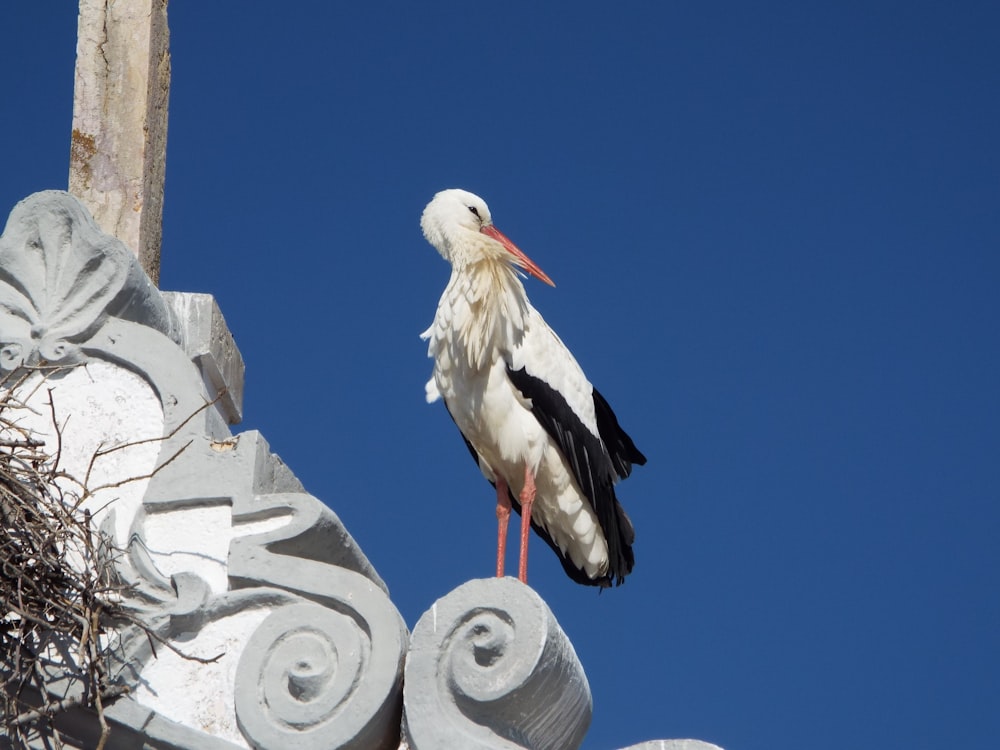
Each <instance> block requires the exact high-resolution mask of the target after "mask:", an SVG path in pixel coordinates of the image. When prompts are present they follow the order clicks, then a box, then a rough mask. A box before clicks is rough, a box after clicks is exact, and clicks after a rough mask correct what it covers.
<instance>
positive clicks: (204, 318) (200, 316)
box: [161, 292, 246, 424]
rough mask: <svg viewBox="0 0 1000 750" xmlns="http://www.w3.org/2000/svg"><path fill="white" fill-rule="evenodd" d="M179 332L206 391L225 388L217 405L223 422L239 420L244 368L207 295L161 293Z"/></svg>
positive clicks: (234, 342)
mask: <svg viewBox="0 0 1000 750" xmlns="http://www.w3.org/2000/svg"><path fill="white" fill-rule="evenodd" d="M161 294H162V295H163V299H164V301H165V302H166V303H167V305H168V306H169V307H170V309H171V310H172V311H173V313H174V316H175V317H176V319H177V321H178V323H179V325H180V327H181V331H182V335H183V341H182V344H183V346H184V351H185V352H186V353H187V354H188V356H189V357H191V360H192V361H193V362H194V363H195V364H196V365H198V369H199V370H201V374H202V377H204V379H205V384H206V385H207V386H208V390H209V392H210V393H213V392H214V393H218V392H219V391H222V390H223V389H224V390H225V393H223V395H222V397H221V398H220V399H219V403H218V407H219V411H220V412H221V413H222V415H223V417H224V418H225V420H226V422H228V423H229V424H239V423H240V422H241V421H242V420H243V381H244V375H245V371H246V367H245V365H244V364H243V356H242V355H241V354H240V350H239V349H238V348H237V347H236V341H235V340H234V339H233V334H232V333H230V331H229V327H228V326H227V325H226V319H225V318H224V317H223V316H222V311H221V310H220V309H219V305H218V304H217V303H216V301H215V297H213V296H212V295H211V294H194V293H186V292H161Z"/></svg>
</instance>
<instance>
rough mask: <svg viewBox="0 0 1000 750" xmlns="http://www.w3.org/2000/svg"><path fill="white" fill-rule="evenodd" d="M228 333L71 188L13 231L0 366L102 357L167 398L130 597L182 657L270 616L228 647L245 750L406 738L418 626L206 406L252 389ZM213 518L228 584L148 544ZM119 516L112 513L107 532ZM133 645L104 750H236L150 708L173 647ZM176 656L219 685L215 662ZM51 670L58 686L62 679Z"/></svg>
mask: <svg viewBox="0 0 1000 750" xmlns="http://www.w3.org/2000/svg"><path fill="white" fill-rule="evenodd" d="M175 311H179V312H184V315H182V316H180V324H182V325H185V326H189V327H188V328H182V327H181V326H180V325H179V324H178V316H177V315H176V314H175ZM223 329H224V322H223V320H222V316H221V314H219V313H218V308H217V307H216V306H215V303H214V301H213V300H212V299H211V298H210V297H207V296H204V295H190V296H188V295H174V296H173V297H172V298H171V301H170V304H167V303H165V301H164V299H163V297H162V296H161V295H160V293H159V292H158V291H157V290H156V289H155V288H154V287H153V286H152V284H150V282H149V280H148V279H147V278H146V277H145V275H144V274H143V273H142V271H141V269H140V268H139V266H138V261H137V260H136V258H135V256H134V255H132V253H131V252H129V251H128V250H127V249H126V248H125V247H124V246H123V245H122V243H120V242H118V241H117V240H115V239H114V238H112V237H109V236H107V235H105V234H103V233H101V232H100V231H99V230H98V229H97V227H96V225H95V224H94V222H93V220H92V219H91V218H90V216H89V214H88V213H87V211H86V210H85V209H84V208H83V206H82V205H81V204H80V203H79V202H78V201H77V200H76V199H75V198H73V197H72V196H70V195H68V194H67V193H63V192H58V191H49V192H45V193H38V194H35V195H33V196H30V197H29V198H27V199H26V200H24V201H22V202H21V203H19V204H18V205H17V206H16V207H15V209H14V211H13V212H12V213H11V216H10V219H9V221H8V223H7V228H6V230H5V232H4V234H3V236H2V237H0V368H3V369H6V370H17V369H18V368H20V367H21V366H23V365H34V364H38V363H41V362H43V361H44V362H46V363H50V364H63V365H77V364H83V365H88V372H94V373H97V372H101V371H103V370H102V369H101V368H100V367H97V363H111V364H113V365H116V366H119V367H123V368H125V369H126V370H128V371H129V372H130V373H133V374H135V375H138V376H139V378H140V379H141V380H142V381H145V382H146V383H147V384H148V386H149V388H151V392H153V393H154V394H155V397H156V398H157V399H158V400H159V403H160V406H161V407H162V412H163V425H164V426H163V435H164V437H163V439H162V440H161V441H160V442H159V448H158V451H159V459H158V460H157V464H164V463H165V462H166V460H167V459H168V458H170V457H174V458H173V459H172V460H171V461H170V462H169V463H166V464H165V465H163V466H162V468H161V469H159V470H158V471H157V472H155V474H154V475H153V476H152V478H151V479H149V480H148V485H147V487H146V490H145V493H144V494H143V496H142V499H141V504H140V506H138V508H139V509H138V512H136V513H135V516H134V518H133V519H132V520H131V525H130V527H129V528H130V529H131V532H130V536H129V539H130V541H129V543H128V546H127V549H126V550H125V553H124V554H122V555H121V556H120V558H119V559H117V561H116V564H117V568H118V571H117V572H118V574H119V575H120V576H121V578H122V579H123V580H124V581H126V582H128V583H131V584H132V585H133V587H134V592H135V593H134V595H133V596H132V597H131V598H130V599H129V600H128V605H129V607H130V608H131V609H132V611H133V612H134V613H135V615H136V616H137V617H138V618H140V619H141V620H142V621H143V622H144V623H145V624H146V625H147V627H148V628H149V629H151V630H152V631H153V632H155V633H156V635H157V636H158V637H160V638H162V639H164V640H166V641H168V642H170V643H173V644H175V646H176V647H178V648H180V649H181V650H184V649H185V648H186V647H189V646H190V644H191V643H194V642H196V640H197V638H199V637H200V634H202V633H206V632H209V631H210V629H211V628H213V627H215V626H216V624H217V623H221V622H226V623H228V622H230V621H233V618H234V617H241V616H242V617H246V616H248V615H249V616H250V617H251V618H255V617H256V618H262V619H261V621H260V622H259V624H258V625H256V626H253V625H251V627H253V628H254V629H253V630H252V632H250V633H249V637H247V638H246V639H245V642H241V643H238V644H236V645H237V649H238V650H237V652H235V653H232V654H229V653H228V652H226V653H224V654H222V655H223V656H224V657H226V658H231V659H232V663H233V664H234V666H235V672H236V674H237V680H236V682H237V684H236V688H235V693H234V694H233V695H232V696H231V698H229V700H230V701H231V703H230V706H229V707H228V709H226V710H228V711H230V712H231V713H232V715H234V716H235V721H236V723H237V724H238V729H239V732H241V733H242V743H243V746H246V745H249V746H252V747H256V748H261V749H262V750H265V749H269V748H275V749H278V748H281V749H284V748H288V747H296V748H306V749H307V750H308V749H309V748H319V747H324V748H326V747H341V748H357V749H359V750H360V748H366V749H371V750H381V749H382V748H386V749H387V748H395V747H396V746H397V745H398V743H399V725H400V716H401V711H402V686H401V679H402V671H403V658H404V655H405V650H406V646H407V636H408V633H407V630H406V627H405V625H404V623H403V620H402V618H401V617H400V615H399V613H398V611H397V610H396V609H395V607H394V606H393V605H392V602H391V601H390V600H389V597H388V592H387V590H386V587H385V584H384V583H383V581H382V580H381V579H380V578H379V576H378V575H377V574H376V572H375V570H374V568H373V566H372V565H371V563H370V562H369V561H368V559H367V558H366V557H365V555H364V554H363V553H362V551H361V550H360V548H359V547H358V546H357V544H356V543H355V542H354V540H353V538H352V537H351V535H350V534H349V533H348V532H347V530H346V529H344V527H343V525H342V524H341V523H340V520H339V519H338V518H337V516H336V515H335V514H334V513H333V512H332V511H331V510H330V509H329V508H327V507H326V506H325V505H324V504H323V503H321V502H320V501H319V500H317V499H316V498H315V497H313V496H311V495H309V494H308V493H306V492H305V491H304V489H303V487H302V485H301V483H300V482H299V481H298V480H297V479H296V478H295V476H294V475H293V474H292V472H291V471H289V470H288V468H287V467H286V466H285V464H284V463H283V462H282V461H281V460H280V459H279V458H278V457H277V456H275V455H273V454H272V453H271V452H270V450H269V448H268V446H267V443H266V441H264V439H263V438H262V437H261V436H260V434H259V433H256V432H248V433H244V434H241V435H235V436H234V435H232V434H231V433H230V432H229V428H228V426H227V424H226V422H227V421H230V420H231V419H232V418H233V416H235V415H236V414H237V413H238V408H239V399H238V398H235V399H233V401H232V402H231V403H229V404H228V405H226V408H225V409H223V410H222V411H219V410H216V409H214V408H208V409H205V408H203V407H204V405H205V404H206V403H208V402H210V401H211V400H212V399H213V398H214V397H215V395H216V391H217V387H218V386H219V385H220V384H222V385H225V386H227V387H233V386H234V385H235V386H236V388H234V393H236V394H238V393H239V392H240V390H241V387H242V385H241V384H242V362H241V360H240V359H239V355H238V352H236V349H235V346H234V345H233V344H232V343H231V337H229V334H228V331H224V330H223ZM192 360H194V361H192ZM199 365H200V366H201V367H202V368H203V369H199ZM111 370H112V371H113V370H114V368H111ZM95 377H96V375H95ZM233 409H236V411H233ZM192 415H194V416H193V418H192ZM202 511H206V512H209V513H210V514H214V515H213V516H212V517H213V518H216V519H219V518H224V519H227V521H226V525H225V526H224V527H220V528H221V530H222V531H223V532H225V533H226V534H227V535H228V536H227V537H226V538H231V541H229V543H228V547H229V552H228V555H227V556H223V557H222V558H221V559H218V560H210V562H211V563H212V564H214V565H215V566H216V568H217V569H218V570H220V571H224V578H223V579H222V582H221V586H220V583H219V581H215V582H214V583H213V582H212V581H210V580H209V579H208V578H205V577H203V574H202V573H199V572H198V570H196V569H194V568H192V569H187V568H184V567H183V565H182V566H181V568H180V569H178V570H176V571H175V572H173V573H169V574H165V573H164V572H163V571H162V569H161V567H162V566H163V564H164V563H165V562H167V563H170V562H172V560H173V559H174V557H175V556H174V555H173V553H172V552H171V551H170V550H155V549H153V548H151V547H150V546H149V545H148V544H147V539H146V535H147V534H148V533H149V530H150V529H152V528H154V527H155V526H156V523H157V522H158V521H160V519H170V518H173V516H172V515H171V514H176V517H177V518H178V519H179V522H180V523H184V519H185V518H186V516H185V515H184V514H185V513H188V514H191V513H194V514H197V513H199V512H202ZM195 517H198V516H197V515H195ZM230 519H231V520H230ZM114 521H115V518H114V510H112V511H111V512H110V513H109V514H108V516H107V518H106V519H105V521H104V522H102V528H105V529H106V530H110V529H112V528H113V526H114ZM162 525H163V524H162V522H161V526H162ZM167 526H168V527H169V524H167ZM244 529H251V530H252V533H249V532H247V531H245V530H244ZM180 531H181V532H182V533H181V536H182V537H183V529H180ZM192 531H194V529H192ZM184 554H187V555H188V556H189V557H198V553H197V551H196V550H195V551H193V552H185V553H184ZM214 554H215V553H214V552H212V551H211V550H209V551H206V552H205V553H204V555H202V557H205V558H206V559H208V558H212V556H213V555H214ZM255 613H260V614H255ZM243 621H244V622H251V623H252V622H254V620H253V619H251V620H243ZM120 638H121V645H120V648H119V649H118V651H117V652H116V661H115V663H114V664H113V665H112V674H114V675H115V679H116V680H117V681H118V682H120V683H123V684H125V685H127V686H128V687H129V688H130V691H131V692H130V694H129V695H125V696H122V697H119V698H118V699H116V700H114V701H112V702H111V703H110V705H108V706H107V707H106V716H107V719H108V721H109V723H110V725H111V727H112V733H111V738H110V742H109V744H108V748H109V750H113V749H114V748H125V747H130V748H131V747H149V748H220V749H221V748H233V747H239V746H241V745H240V744H237V743H234V742H233V741H228V740H226V739H223V738H222V737H220V736H213V735H212V734H207V733H205V732H204V731H202V725H200V724H199V723H198V721H187V722H183V721H179V720H174V719H171V718H168V717H167V716H165V715H163V714H161V713H159V712H158V710H156V709H153V708H151V707H150V706H151V705H159V704H158V703H156V702H155V701H154V703H141V702H139V700H138V697H137V696H139V695H140V694H141V693H142V690H143V689H144V687H143V686H144V685H145V684H146V683H147V682H148V679H149V675H151V674H152V673H151V672H150V669H152V668H155V667H158V666H159V664H160V663H161V662H163V660H164V659H165V658H166V657H168V656H171V655H172V652H169V651H167V650H166V649H165V648H164V647H163V646H159V647H157V655H156V656H154V654H153V648H152V644H151V642H150V640H149V638H148V637H147V636H146V634H145V632H143V631H142V630H141V629H139V628H136V627H128V628H125V629H124V630H123V631H122V632H121V634H120ZM0 657H2V655H0ZM177 658H178V659H179V657H177ZM179 664H180V666H182V667H184V668H186V669H189V670H190V671H191V672H192V674H193V675H195V676H196V677H197V676H198V675H201V674H204V675H205V676H206V679H208V676H209V674H210V673H211V670H212V668H211V666H210V665H200V664H197V663H192V662H179ZM2 671H3V663H2V658H0V672H2ZM217 671H218V670H217ZM52 676H53V682H52V687H53V690H55V689H58V688H59V687H61V686H62V685H61V683H60V682H59V680H58V674H56V673H53V675H52ZM58 697H60V698H62V697H65V696H64V695H59V696H58ZM155 697H156V699H157V700H161V699H164V700H165V699H168V698H169V696H155ZM180 697H181V698H183V697H184V696H180ZM218 699H219V700H223V701H224V700H225V696H224V695H222V694H220V695H219V696H218ZM221 707H222V708H223V709H225V708H226V707H225V706H224V705H223V706H221ZM58 725H59V727H60V731H61V732H62V740H63V742H64V743H66V744H67V745H68V746H70V747H73V746H76V747H92V746H93V744H94V742H95V737H96V734H95V731H96V729H95V728H96V722H95V717H94V716H93V714H92V713H90V712H88V711H83V710H80V709H74V710H69V711H66V712H64V714H63V715H61V716H60V717H59V722H58Z"/></svg>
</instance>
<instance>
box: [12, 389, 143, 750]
mask: <svg viewBox="0 0 1000 750" xmlns="http://www.w3.org/2000/svg"><path fill="white" fill-rule="evenodd" d="M30 376H31V373H28V374H23V375H21V376H20V378H19V379H18V380H17V381H16V382H11V377H10V376H8V377H7V378H5V379H3V380H2V381H0V680H2V682H3V687H2V689H0V700H2V702H3V703H2V706H3V717H2V720H0V721H2V726H0V735H2V734H5V735H6V737H5V739H6V740H7V742H9V743H10V746H13V747H24V746H27V745H28V744H29V743H30V742H32V741H33V740H34V741H37V740H38V738H39V737H46V738H48V742H49V743H51V744H52V745H53V746H56V747H59V746H61V744H62V743H61V741H60V738H59V733H58V731H57V729H56V727H55V724H54V717H55V715H56V714H57V713H58V712H60V711H62V710H65V709H67V708H71V707H73V706H82V707H85V708H91V709H93V710H95V711H96V712H97V715H98V719H99V721H100V724H101V727H102V730H103V731H102V738H101V745H103V744H104V740H105V739H106V736H107V724H106V723H105V721H104V714H103V703H102V701H104V700H105V699H108V698H110V697H112V696H114V695H117V694H119V693H121V692H124V690H125V689H124V688H123V687H121V686H118V685H114V684H112V681H111V679H110V678H109V656H110V652H111V650H112V649H113V648H114V647H115V644H116V638H115V625H116V624H120V623H121V622H123V621H125V620H130V619H131V618H130V617H128V614H127V613H126V611H125V609H124V607H123V603H122V602H123V597H124V594H125V590H124V589H125V588H126V587H125V586H124V585H123V584H122V583H121V582H120V581H119V580H118V579H117V578H116V576H115V574H114V561H115V559H116V557H117V556H118V555H119V554H120V550H118V549H115V548H114V547H113V546H112V544H111V542H110V541H109V540H108V539H107V538H106V537H105V536H104V535H103V534H101V533H99V532H98V531H97V530H96V529H95V528H94V526H93V524H92V522H91V518H90V513H89V512H88V511H87V510H86V509H84V508H83V507H82V506H83V503H84V501H85V500H86V499H87V498H88V497H89V496H90V494H89V492H88V490H87V488H86V487H85V486H84V485H83V484H81V483H80V482H78V481H77V480H76V479H74V478H73V477H70V476H69V475H67V474H66V473H64V472H63V471H62V470H61V469H60V468H59V459H60V452H61V445H62V440H61V431H60V428H59V425H58V423H57V421H56V414H55V406H54V404H53V403H52V392H51V390H49V392H48V408H49V410H50V413H51V419H52V424H53V426H54V427H55V432H56V439H55V440H54V441H53V440H52V439H51V438H50V439H49V441H48V443H46V442H45V441H42V440H39V439H38V438H37V437H36V436H35V435H32V434H31V433H30V432H29V431H28V430H26V429H25V428H23V427H21V426H20V425H19V421H24V417H25V416H26V414H27V412H28V410H29V407H28V406H26V405H25V404H24V403H23V402H21V401H20V400H19V396H18V394H19V393H20V392H22V391H23V390H25V386H26V384H27V383H28V382H29V378H30ZM30 382H34V383H39V382H40V383H41V385H36V386H35V389H36V390H37V389H38V388H41V387H44V383H45V381H44V379H39V378H38V377H37V376H36V377H34V378H31V381H30ZM25 399H27V397H25ZM52 442H55V445H54V446H53V445H51V443H52ZM53 685H58V686H59V696H58V697H55V698H54V697H53V696H52V695H51V693H50V691H51V689H52V687H53ZM3 744H4V743H3V742H2V741H0V746H3Z"/></svg>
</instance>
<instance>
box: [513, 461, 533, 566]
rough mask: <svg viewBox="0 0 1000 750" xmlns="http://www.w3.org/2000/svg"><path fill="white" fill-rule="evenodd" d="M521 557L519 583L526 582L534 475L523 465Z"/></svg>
mask: <svg viewBox="0 0 1000 750" xmlns="http://www.w3.org/2000/svg"><path fill="white" fill-rule="evenodd" d="M520 499H521V558H520V561H519V563H518V566H517V577H518V578H519V579H520V581H521V583H527V582H528V534H529V533H531V506H532V505H533V504H534V502H535V475H534V474H532V473H531V469H530V468H529V467H527V466H525V467H524V489H522V490H521V498H520Z"/></svg>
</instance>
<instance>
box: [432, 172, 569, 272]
mask: <svg viewBox="0 0 1000 750" xmlns="http://www.w3.org/2000/svg"><path fill="white" fill-rule="evenodd" d="M420 228H421V229H422V230H423V231H424V237H426V238H427V241H428V242H429V243H431V244H432V245H433V246H434V247H435V248H436V249H437V251H438V252H439V253H441V255H442V256H443V257H444V259H445V260H447V261H448V262H449V263H451V264H452V265H453V266H455V267H458V266H462V265H467V264H470V263H475V262H476V261H479V260H482V259H484V258H488V257H495V258H502V259H503V260H506V261H507V262H509V263H512V264H513V265H516V266H518V267H519V268H522V269H524V270H525V271H527V272H528V273H530V274H531V275H532V276H534V277H535V278H538V279H541V280H542V281H544V282H545V283H546V284H549V285H550V286H555V284H554V283H553V282H552V279H550V278H549V277H548V276H547V275H546V274H545V272H544V271H542V269H540V268H539V267H538V266H536V265H535V263H534V262H533V261H532V260H531V259H530V258H528V256H527V255H525V254H524V253H523V252H521V250H520V249H519V248H518V247H517V245H515V244H514V243H513V242H511V241H510V240H509V239H508V238H507V237H506V236H505V235H504V234H503V233H502V232H501V231H500V230H499V229H497V228H496V227H495V226H493V217H492V216H491V215H490V207H489V206H487V205H486V201H484V200H483V199H482V198H480V197H479V196H478V195H475V194H474V193H470V192H469V191H467V190H459V189H457V188H452V189H451V190H442V191H441V192H440V193H438V194H437V195H435V196H434V198H433V199H432V200H431V202H430V203H428V204H427V208H425V209H424V213H423V216H421V217H420Z"/></svg>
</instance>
